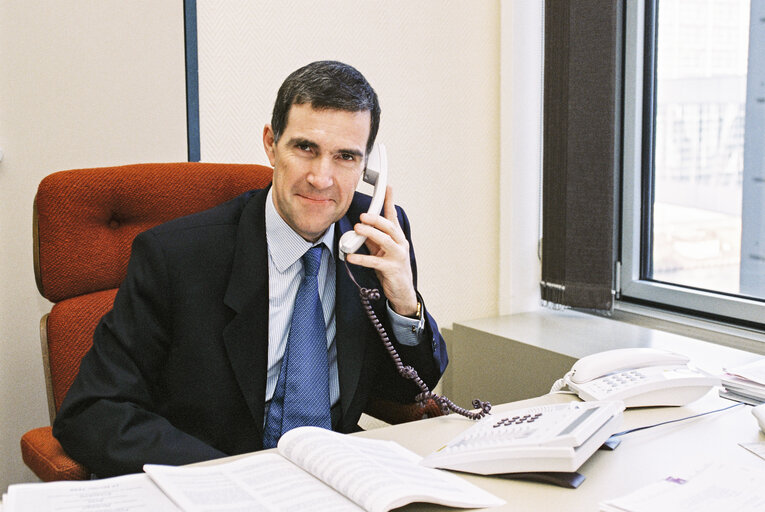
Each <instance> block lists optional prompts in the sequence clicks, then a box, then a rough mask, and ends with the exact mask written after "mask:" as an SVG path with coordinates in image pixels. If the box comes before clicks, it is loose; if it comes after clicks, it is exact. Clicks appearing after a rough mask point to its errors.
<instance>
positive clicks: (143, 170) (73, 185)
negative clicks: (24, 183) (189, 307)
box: [21, 162, 440, 481]
mask: <svg viewBox="0 0 765 512" xmlns="http://www.w3.org/2000/svg"><path fill="white" fill-rule="evenodd" d="M271 175H272V169H271V168H269V167H263V166H259V165H241V164H205V163H188V162H184V163H168V164H136V165H127V166H121V167H104V168H94V169H78V170H70V171H61V172H57V173H54V174H51V175H50V176H47V177H46V178H44V179H43V180H42V181H41V183H40V185H39V187H38V190H37V195H36V196H35V201H34V223H33V233H34V267H35V279H36V281H37V288H38V290H39V291H40V294H41V295H42V296H43V297H45V298H46V299H48V300H49V301H51V302H53V306H52V308H51V311H50V313H48V314H46V315H44V316H43V317H42V319H41V321H40V341H41V344H42V355H43V365H44V368H45V380H46V387H47V394H48V409H49V414H50V421H51V423H53V419H54V418H55V416H56V412H57V411H58V409H59V408H60V407H61V403H62V402H63V400H64V397H65V396H66V393H67V391H68V390H69V387H70V386H71V385H72V382H73V381H74V379H75V377H76V376H77V372H78V370H79V365H80V360H81V359H82V357H83V356H84V355H85V353H86V352H87V351H88V350H89V349H90V347H91V345H92V336H93V332H94V330H95V328H96V324H97V323H98V321H99V320H100V319H101V317H102V316H103V315H104V314H105V313H106V312H107V311H108V310H109V309H111V307H112V303H113V302H114V297H115V295H116V293H117V288H118V287H119V285H120V283H121V282H122V280H123V279H124V277H125V273H126V270H127V262H128V259H129V256H130V248H131V244H132V241H133V238H135V236H136V235H137V234H139V233H140V232H142V231H145V230H147V229H149V228H151V227H153V226H155V225H157V224H160V223H162V222H166V221H168V220H171V219H173V218H176V217H180V216H182V215H188V214H190V213H194V212H197V211H201V210H204V209H207V208H211V207H213V206H215V205H217V204H220V203H222V202H224V201H226V200H228V199H230V198H233V197H235V196H237V195H239V194H240V193H242V192H244V191H247V190H250V189H253V188H262V187H264V186H266V185H267V184H268V183H270V181H271ZM368 413H369V414H372V415H373V416H375V417H377V418H379V419H382V420H383V421H386V422H388V423H402V422H405V421H412V420H416V419H421V418H422V417H424V416H426V415H429V416H435V415H439V414H440V411H439V409H438V407H436V406H435V404H434V403H433V404H428V406H427V407H426V408H424V409H423V408H421V407H419V406H418V405H416V404H394V403H388V402H385V403H383V402H380V403H376V404H371V405H370V411H368ZM21 453H22V458H23V460H24V463H25V464H26V465H27V466H28V467H29V468H30V469H31V470H32V471H33V472H34V473H35V474H36V475H37V476H38V477H39V478H40V479H41V480H43V481H53V480H81V479H87V478H89V477H90V472H89V471H88V469H87V468H85V467H84V466H82V465H81V464H79V463H78V462H76V461H75V460H73V459H71V458H70V457H69V456H68V455H67V454H66V453H65V452H64V450H63V449H62V447H61V445H60V444H59V442H58V441H57V440H56V439H55V438H54V437H53V435H52V428H51V427H50V426H47V427H39V428H36V429H33V430H30V431H29V432H27V433H26V434H24V435H23V436H22V438H21Z"/></svg>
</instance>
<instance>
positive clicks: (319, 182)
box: [307, 155, 334, 190]
mask: <svg viewBox="0 0 765 512" xmlns="http://www.w3.org/2000/svg"><path fill="white" fill-rule="evenodd" d="M332 164H333V162H332V158H331V156H329V155H327V156H322V157H321V158H317V159H316V160H315V161H314V165H313V166H311V171H310V172H309V173H308V177H307V180H308V183H310V184H311V185H312V186H313V187H314V188H317V189H319V190H321V189H325V188H329V187H331V186H332V183H333V182H334V170H333V167H332Z"/></svg>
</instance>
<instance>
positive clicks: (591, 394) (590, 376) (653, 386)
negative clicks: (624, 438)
mask: <svg viewBox="0 0 765 512" xmlns="http://www.w3.org/2000/svg"><path fill="white" fill-rule="evenodd" d="M689 363H690V360H689V358H688V357H686V356H684V355H682V354H677V353H674V352H670V351H667V350H661V349H656V348H625V349H616V350H607V351H605V352H599V353H597V354H593V355H591V356H587V357H584V358H582V359H580V360H579V361H577V362H576V363H575V364H574V366H573V367H572V368H571V371H569V372H568V373H567V374H566V375H565V376H564V377H563V379H560V380H559V381H558V382H556V383H555V385H553V389H552V390H551V391H558V390H559V389H562V388H563V387H564V386H566V387H568V388H569V389H571V390H572V391H575V392H576V393H577V394H578V395H579V397H580V398H582V399H583V400H622V401H623V402H624V404H625V406H626V407H628V408H629V407H649V406H664V405H668V406H677V405H685V404H687V403H690V402H692V401H694V400H696V399H698V398H700V397H701V396H702V395H704V394H706V393H707V391H709V389H710V388H712V387H713V386H716V385H718V384H720V379H719V378H717V377H713V376H710V375H708V374H706V373H704V372H702V371H700V370H699V369H697V368H694V367H692V366H691V365H690V364H689Z"/></svg>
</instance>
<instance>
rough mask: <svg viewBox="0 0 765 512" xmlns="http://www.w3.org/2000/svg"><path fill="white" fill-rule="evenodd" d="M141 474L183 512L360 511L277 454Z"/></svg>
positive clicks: (159, 468) (147, 468)
mask: <svg viewBox="0 0 765 512" xmlns="http://www.w3.org/2000/svg"><path fill="white" fill-rule="evenodd" d="M144 471H145V472H146V473H147V474H148V475H149V476H150V477H151V478H152V479H153V480H154V482H156V484H157V485H158V486H159V487H160V488H161V489H162V490H163V491H164V492H165V493H166V494H167V495H168V496H170V497H171V498H172V499H173V500H174V501H175V502H176V503H177V504H178V506H180V507H181V508H182V509H183V510H184V511H186V512H196V511H200V512H201V511H205V512H207V511H226V512H233V511H242V512H244V511H251V510H274V511H276V510H278V511H290V510H294V511H304V510H312V511H319V512H321V511H326V512H330V511H332V512H334V511H354V512H358V511H360V510H361V509H360V508H359V507H358V506H357V505H356V504H354V503H353V502H351V501H350V500H348V499H347V498H345V497H344V496H342V495H340V494H338V493H337V492H336V491H335V490H334V489H332V488H331V487H328V486H327V485H325V484H323V483H322V482H321V481H319V480H317V479H316V478H315V477H313V476H311V475H309V474H308V473H306V472H305V471H303V470H302V469H300V468H299V467H297V466H295V465H294V464H292V463H291V462H290V461H288V460H286V459H284V458H283V457H281V456H280V455H277V454H275V453H259V454H254V455H251V456H249V457H244V458H242V459H237V460H235V461H233V462H226V463H221V464H214V465H210V466H184V467H174V466H159V465H152V464H147V465H146V466H144Z"/></svg>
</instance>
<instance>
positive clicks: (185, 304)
mask: <svg viewBox="0 0 765 512" xmlns="http://www.w3.org/2000/svg"><path fill="white" fill-rule="evenodd" d="M266 195H267V189H264V190H254V191H251V192H248V193H246V194H244V195H242V196H239V197H237V198H235V199H233V200H231V201H229V202H227V203H224V204H222V205H220V206H218V207H216V208H213V209H211V210H208V211H205V212H202V213H198V214H195V215H191V216H189V217H184V218H181V219H177V220H174V221H171V222H169V223H166V224H163V225H161V226H157V227H155V228H153V229H151V230H149V231H147V232H145V233H143V234H141V235H139V236H138V237H136V239H135V241H134V243H133V252H132V255H131V259H130V263H129V265H128V273H127V277H126V278H125V280H124V282H123V283H122V286H121V287H120V290H119V292H118V293H117V297H116V299H115V302H114V308H113V309H112V311H110V312H109V313H107V314H106V315H105V316H104V318H103V319H102V320H101V322H100V323H99V325H98V327H97V328H96V331H95V334H94V344H93V348H92V349H91V350H90V351H89V352H88V353H87V355H86V356H85V357H84V358H83V360H82V365H81V367H80V372H79V374H78V376H77V378H76V380H75V382H74V384H73V385H72V387H71V389H70V391H69V393H68V394H67V397H66V399H65V400H64V403H63V404H62V406H61V410H60V411H59V413H58V416H57V417H56V421H55V423H54V428H53V433H54V435H55V436H56V438H58V440H59V441H60V442H61V444H62V446H63V447H64V450H65V451H66V452H67V453H68V454H69V455H70V456H72V457H73V458H74V459H76V460H78V461H80V462H81V463H83V464H85V465H86V466H87V467H88V468H89V469H90V470H91V471H93V472H94V473H95V474H97V475H99V476H110V475H116V474H123V473H133V472H140V471H141V468H142V465H143V464H145V463H162V464H186V463H191V462H196V461H200V460H207V459H212V458H217V457H221V456H224V455H231V454H238V453H246V452H250V451H254V450H259V449H261V448H262V437H263V415H264V405H265V403H264V400H265V387H266V365H267V348H268V260H267V258H268V252H267V247H266V237H265V199H266ZM368 204H369V198H368V197H366V196H362V195H360V194H357V195H356V197H355V198H354V201H353V204H352V205H351V207H350V209H349V211H348V213H347V215H346V216H345V217H344V218H343V219H341V220H340V221H338V223H337V225H336V230H335V235H336V236H335V246H337V240H338V239H339V237H340V235H341V234H342V233H343V232H345V231H347V230H349V229H351V228H352V226H353V224H354V223H356V222H358V217H359V215H360V214H361V213H363V212H364V211H366V209H367V207H368ZM398 216H399V222H400V223H401V226H402V228H403V230H404V233H405V234H406V236H407V239H409V240H410V246H411V239H410V233H409V223H408V220H407V218H406V215H405V214H404V213H403V211H402V210H400V209H398ZM335 254H337V247H335ZM411 261H412V268H413V272H414V276H415V286H416V276H417V272H416V264H415V259H414V251H413V250H412V252H411ZM353 272H354V276H355V277H356V279H357V280H358V281H359V283H360V284H361V285H362V286H365V287H367V288H372V287H375V288H378V289H380V291H382V289H381V287H380V284H379V282H378V281H377V279H376V277H375V275H374V272H373V271H371V270H368V269H364V268H362V267H353ZM336 276H337V277H336V279H337V282H336V289H337V292H336V306H335V308H336V315H335V317H336V323H337V334H336V343H337V358H338V373H339V380H340V404H341V410H342V417H341V421H340V424H339V425H336V428H337V429H338V430H340V431H343V432H351V431H353V430H356V429H357V422H358V419H359V416H360V415H361V413H362V412H363V411H364V408H365V406H366V404H367V402H368V400H370V398H372V397H382V398H386V399H389V400H394V401H399V402H412V401H413V397H414V395H415V394H417V392H418V390H417V389H416V388H415V387H414V386H413V385H412V384H411V383H410V382H408V381H405V380H404V379H402V378H401V377H400V376H399V375H398V374H396V372H395V371H394V366H393V364H392V362H391V361H390V358H389V356H388V355H387V353H386V352H385V351H384V347H383V345H382V342H381V341H380V339H379V337H378V335H377V332H376V331H375V330H374V329H373V328H372V326H371V324H370V322H369V320H368V319H367V317H366V316H365V314H364V312H363V310H362V307H361V305H360V302H359V299H358V290H357V288H356V287H355V285H354V284H353V283H352V282H351V281H350V278H349V277H348V274H347V272H346V270H345V264H344V263H342V262H340V261H339V260H338V261H337V268H336ZM375 311H376V312H377V315H378V316H379V317H380V318H381V319H382V320H383V323H384V324H385V325H386V326H387V330H388V332H389V333H390V332H391V330H390V325H389V323H388V320H387V311H386V307H385V301H384V300H380V301H377V302H376V303H375ZM426 331H427V340H428V342H423V343H421V344H420V345H419V346H417V347H404V346H401V345H399V344H397V348H398V350H399V353H400V354H401V356H402V359H403V360H404V362H405V364H410V365H412V366H413V367H414V368H416V369H417V370H418V372H419V374H420V376H421V377H422V378H423V380H425V382H427V383H428V385H429V386H431V387H432V386H434V385H435V384H436V383H437V381H438V379H439V378H440V376H441V374H442V373H443V370H444V369H445V368H446V363H447V356H446V347H445V345H444V341H443V338H442V337H441V335H440V334H439V332H438V327H437V326H436V323H435V322H434V321H433V319H432V318H431V317H430V316H427V318H426Z"/></svg>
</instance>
